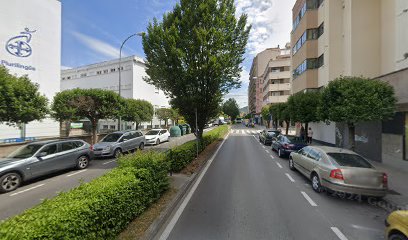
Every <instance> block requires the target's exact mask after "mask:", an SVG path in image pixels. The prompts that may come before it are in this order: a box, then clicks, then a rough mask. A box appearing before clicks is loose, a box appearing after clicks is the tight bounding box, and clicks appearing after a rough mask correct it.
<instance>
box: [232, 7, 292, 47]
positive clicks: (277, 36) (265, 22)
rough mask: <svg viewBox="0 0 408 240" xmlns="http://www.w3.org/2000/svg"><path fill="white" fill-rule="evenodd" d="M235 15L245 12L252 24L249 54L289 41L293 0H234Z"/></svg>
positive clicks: (249, 22) (283, 44) (282, 44)
mask: <svg viewBox="0 0 408 240" xmlns="http://www.w3.org/2000/svg"><path fill="white" fill-rule="evenodd" d="M235 3H236V6H237V12H236V14H237V17H238V16H240V15H241V14H243V13H245V14H247V15H248V24H252V30H251V33H250V36H249V41H248V46H247V50H248V53H249V54H250V55H256V54H257V53H259V52H261V51H263V50H265V49H266V48H270V47H276V46H277V45H280V46H281V47H283V46H285V44H286V43H287V42H290V31H291V28H292V7H293V5H294V3H295V0H235Z"/></svg>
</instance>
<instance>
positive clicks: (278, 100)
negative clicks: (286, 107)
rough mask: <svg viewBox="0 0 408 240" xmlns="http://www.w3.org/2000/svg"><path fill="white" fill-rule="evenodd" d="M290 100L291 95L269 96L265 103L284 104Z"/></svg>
mask: <svg viewBox="0 0 408 240" xmlns="http://www.w3.org/2000/svg"><path fill="white" fill-rule="evenodd" d="M288 98H289V95H280V96H269V97H268V98H267V99H266V101H264V103H265V104H274V103H284V102H287V101H288Z"/></svg>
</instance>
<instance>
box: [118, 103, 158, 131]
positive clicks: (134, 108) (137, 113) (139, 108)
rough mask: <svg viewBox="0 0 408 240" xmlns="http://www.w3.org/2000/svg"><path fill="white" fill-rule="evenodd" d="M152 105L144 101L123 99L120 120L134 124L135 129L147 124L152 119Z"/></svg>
mask: <svg viewBox="0 0 408 240" xmlns="http://www.w3.org/2000/svg"><path fill="white" fill-rule="evenodd" d="M153 113H154V110H153V105H152V104H151V103H150V102H148V101H145V100H140V99H124V105H123V108H122V110H121V116H122V119H123V120H125V121H128V122H132V123H135V125H136V129H139V126H140V124H141V123H142V122H149V121H151V120H152V118H153Z"/></svg>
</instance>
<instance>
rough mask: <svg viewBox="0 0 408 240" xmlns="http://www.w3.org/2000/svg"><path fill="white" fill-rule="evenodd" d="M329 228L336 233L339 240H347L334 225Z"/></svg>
mask: <svg viewBox="0 0 408 240" xmlns="http://www.w3.org/2000/svg"><path fill="white" fill-rule="evenodd" d="M331 230H332V231H333V232H334V233H335V234H336V235H337V237H338V238H339V239H341V240H348V239H347V237H346V236H344V234H343V233H342V232H341V231H340V230H339V229H338V228H336V227H331Z"/></svg>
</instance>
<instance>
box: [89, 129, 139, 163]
mask: <svg viewBox="0 0 408 240" xmlns="http://www.w3.org/2000/svg"><path fill="white" fill-rule="evenodd" d="M145 143H146V139H145V136H144V135H143V133H142V132H141V131H123V132H122V131H120V132H114V133H110V134H108V135H106V136H105V137H104V138H103V139H102V140H101V141H99V142H98V143H97V144H95V145H94V146H93V147H94V153H95V157H115V158H117V157H119V155H121V154H122V153H124V152H129V151H132V150H135V149H138V148H139V149H140V150H143V148H144V146H145Z"/></svg>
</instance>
